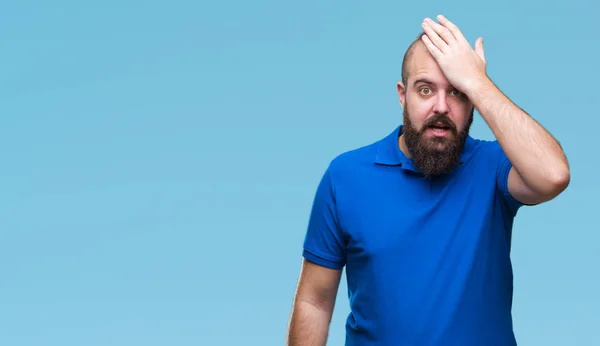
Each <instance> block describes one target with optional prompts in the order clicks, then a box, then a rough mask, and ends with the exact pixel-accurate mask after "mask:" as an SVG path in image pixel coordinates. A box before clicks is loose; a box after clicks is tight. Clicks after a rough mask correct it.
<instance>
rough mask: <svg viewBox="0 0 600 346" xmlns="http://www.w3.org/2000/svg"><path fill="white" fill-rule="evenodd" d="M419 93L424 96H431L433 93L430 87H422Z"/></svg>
mask: <svg viewBox="0 0 600 346" xmlns="http://www.w3.org/2000/svg"><path fill="white" fill-rule="evenodd" d="M419 91H420V92H421V94H423V95H429V94H430V93H431V89H430V88H428V87H422V88H421V89H419Z"/></svg>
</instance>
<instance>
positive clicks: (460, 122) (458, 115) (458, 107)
mask: <svg viewBox="0 0 600 346" xmlns="http://www.w3.org/2000/svg"><path fill="white" fill-rule="evenodd" d="M471 109H472V107H471V106H470V105H468V104H458V103H457V104H455V105H452V106H451V112H452V120H453V121H454V122H455V123H456V126H458V128H459V129H460V130H462V129H464V128H465V127H466V126H467V122H468V121H469V118H470V117H471Z"/></svg>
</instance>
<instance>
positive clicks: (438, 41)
mask: <svg viewBox="0 0 600 346" xmlns="http://www.w3.org/2000/svg"><path fill="white" fill-rule="evenodd" d="M423 31H425V36H427V39H428V40H429V42H431V43H432V44H433V45H435V46H436V48H437V49H438V50H440V51H441V52H444V51H445V50H446V48H447V47H448V44H447V43H446V42H445V41H444V40H442V38H441V37H440V36H439V35H438V34H437V32H435V30H433V28H432V27H431V25H429V24H427V23H423Z"/></svg>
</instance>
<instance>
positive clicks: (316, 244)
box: [303, 166, 346, 269]
mask: <svg viewBox="0 0 600 346" xmlns="http://www.w3.org/2000/svg"><path fill="white" fill-rule="evenodd" d="M303 256H304V258H306V259H307V260H309V261H311V262H313V263H316V264H319V265H321V266H324V267H327V268H332V269H341V268H343V267H344V265H345V264H346V246H345V240H344V236H343V234H342V231H341V229H340V226H339V220H338V212H337V205H336V199H335V188H334V184H333V179H332V174H331V166H330V167H328V169H327V170H326V171H325V173H324V174H323V176H322V178H321V181H320V182H319V185H318V187H317V191H316V194H315V197H314V200H313V204H312V209H311V212H310V217H309V221H308V229H307V231H306V236H305V239H304V251H303Z"/></svg>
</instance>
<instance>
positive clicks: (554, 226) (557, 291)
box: [0, 0, 600, 346]
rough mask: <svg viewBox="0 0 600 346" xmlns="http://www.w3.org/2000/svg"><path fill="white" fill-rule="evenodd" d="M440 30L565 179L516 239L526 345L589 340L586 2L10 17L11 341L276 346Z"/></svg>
mask: <svg viewBox="0 0 600 346" xmlns="http://www.w3.org/2000/svg"><path fill="white" fill-rule="evenodd" d="M438 13H443V14H445V15H447V16H448V17H449V18H450V19H451V20H453V21H454V22H456V23H457V24H458V25H459V26H460V27H461V28H462V29H463V31H464V33H465V35H466V36H467V38H468V39H469V40H470V41H471V42H474V40H475V39H476V38H477V36H483V37H484V39H485V49H486V55H487V59H488V63H489V67H488V71H489V74H490V76H491V77H492V79H493V80H494V81H495V82H496V83H497V84H498V85H499V86H500V87H501V89H502V90H503V91H504V92H506V94H508V96H509V97H511V98H512V99H513V100H514V101H515V102H516V103H517V104H518V105H519V106H521V107H523V108H524V109H526V110H527V111H528V112H530V113H531V114H532V115H533V116H534V117H535V118H536V119H537V120H539V121H540V122H541V123H542V124H543V125H544V126H545V127H546V128H548V129H549V130H550V131H551V132H552V133H553V134H554V135H555V136H556V137H557V138H559V139H560V141H561V143H562V145H563V146H564V148H565V150H566V152H567V154H568V156H569V160H570V163H571V165H572V183H571V185H570V187H569V189H568V190H567V192H566V193H565V194H564V195H562V196H561V197H560V198H558V199H556V200H555V201H553V202H551V203H548V204H545V205H542V206H539V207H536V208H524V209H522V210H521V212H520V213H519V216H518V219H517V221H516V225H515V232H514V248H513V253H512V254H513V260H514V268H515V299H514V322H515V330H516V334H517V338H518V340H519V345H545V346H551V345H557V346H565V345H569V346H573V345H584V346H591V345H600V336H599V331H598V327H599V326H600V312H599V310H600V270H599V264H600V245H599V243H600V227H599V226H598V221H597V218H598V210H599V208H598V198H597V196H598V193H599V189H598V180H599V178H598V170H599V166H598V158H599V155H598V126H597V125H598V116H599V111H598V109H599V106H598V101H599V99H600V98H599V93H598V81H599V80H600V72H599V69H598V62H599V61H600V51H599V49H600V44H599V43H600V42H599V39H598V33H599V31H598V26H597V21H598V15H599V14H600V11H599V6H598V3H597V2H595V4H594V2H592V1H591V0H590V1H587V2H579V1H576V2H573V3H571V4H570V5H568V4H567V2H566V1H562V2H547V1H536V2H530V1H529V2H524V3H522V4H521V3H520V2H517V1H507V2H505V3H504V4H501V3H500V2H494V3H484V2H481V1H465V2H460V3H457V2H444V1H427V2H416V1H414V2H401V1H374V2H371V3H368V2H365V1H344V2H342V1H338V2H322V1H304V2H293V3H292V2H282V1H227V2H212V3H210V4H209V3H208V2H196V1H172V2H170V3H168V2H166V1H164V2H158V1H126V2H121V1H114V0H111V1H103V2H93V3H92V2H82V1H54V2H42V1H20V2H17V1H11V2H3V3H2V5H0V31H1V32H2V36H1V37H2V40H1V50H2V54H1V57H0V62H1V64H0V66H1V76H2V77H1V80H2V83H1V89H0V91H1V94H0V95H1V102H0V112H1V117H0V147H1V149H0V160H1V163H2V169H1V170H0V177H1V179H0V193H1V198H0V215H1V217H0V275H1V281H0V283H1V284H0V344H2V345H7V346H9V345H10V346H33V345H35V346H42V345H43V346H49V345H57V346H59V345H60V346H75V345H77V346H81V345H86V346H96V345H123V346H125V345H127V346H132V345H144V346H153V345H179V346H182V345H261V346H265V345H283V344H284V338H285V330H286V326H287V322H288V316H289V313H290V308H291V303H292V297H293V293H294V289H295V286H296V280H297V276H298V273H299V268H300V261H301V257H300V256H301V250H302V241H303V239H304V232H305V227H306V224H307V219H308V213H309V210H310V206H311V203H312V198H313V195H314V191H315V188H316V185H317V183H318V180H319V179H320V177H321V174H322V173H323V170H324V169H325V168H326V166H327V164H328V163H329V161H330V160H331V159H332V158H333V157H334V156H335V155H337V154H339V153H341V152H343V151H346V150H349V149H352V148H355V147H358V146H362V145H365V144H368V143H371V142H372V141H375V140H378V139H379V138H381V137H382V136H385V135H387V134H388V133H389V132H390V131H391V130H392V129H393V128H394V127H395V126H397V125H398V124H399V123H400V121H401V109H400V106H399V103H398V100H397V96H396V91H395V83H396V81H397V80H398V79H399V78H400V64H401V59H402V55H403V53H404V50H405V49H406V47H407V45H408V44H409V43H410V41H411V40H412V39H414V38H415V35H416V34H418V32H419V31H420V30H421V28H420V23H421V21H422V19H423V18H424V17H425V16H430V17H433V16H435V15H436V14H438ZM472 134H473V135H474V136H477V137H481V138H486V139H490V138H492V137H491V132H490V131H489V129H488V128H487V127H486V125H485V124H484V123H483V121H482V120H481V119H480V118H477V119H476V120H475V123H474V126H473V130H472ZM432 241H434V240H433V239H432ZM345 292H346V285H345V282H342V285H341V287H340V296H339V299H338V302H337V305H336V310H335V314H334V319H333V322H332V325H331V333H330V343H329V344H330V345H341V344H342V343H343V340H344V322H345V318H346V314H347V313H348V304H347V298H346V293H345Z"/></svg>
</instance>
